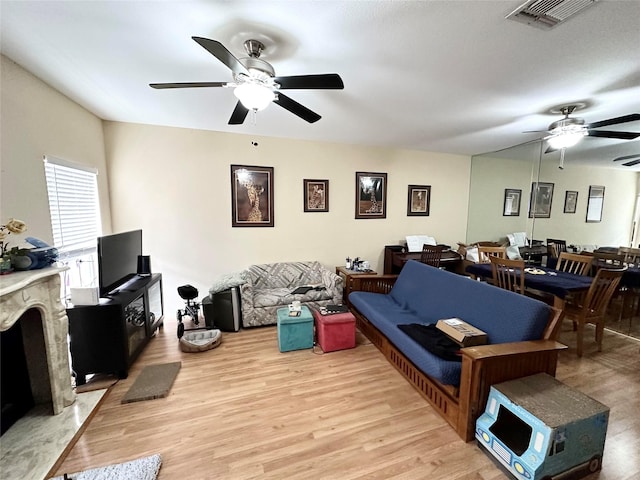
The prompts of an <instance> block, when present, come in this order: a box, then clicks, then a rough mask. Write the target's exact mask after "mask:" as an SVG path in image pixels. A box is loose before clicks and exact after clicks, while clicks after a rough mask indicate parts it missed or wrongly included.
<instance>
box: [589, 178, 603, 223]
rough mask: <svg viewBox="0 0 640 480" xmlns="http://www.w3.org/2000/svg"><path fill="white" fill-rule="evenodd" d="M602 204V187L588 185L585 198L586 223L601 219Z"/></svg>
mask: <svg viewBox="0 0 640 480" xmlns="http://www.w3.org/2000/svg"><path fill="white" fill-rule="evenodd" d="M603 205H604V187H603V186H602V185H589V198H588V199H587V223H597V222H599V221H601V220H602V206H603Z"/></svg>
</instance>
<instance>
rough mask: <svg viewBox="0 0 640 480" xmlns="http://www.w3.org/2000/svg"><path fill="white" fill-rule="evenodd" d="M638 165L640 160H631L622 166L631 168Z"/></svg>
mask: <svg viewBox="0 0 640 480" xmlns="http://www.w3.org/2000/svg"><path fill="white" fill-rule="evenodd" d="M639 163H640V158H639V159H638V160H631V161H630V162H627V163H623V164H622V165H624V166H625V167H633V166H634V165H637V164H639Z"/></svg>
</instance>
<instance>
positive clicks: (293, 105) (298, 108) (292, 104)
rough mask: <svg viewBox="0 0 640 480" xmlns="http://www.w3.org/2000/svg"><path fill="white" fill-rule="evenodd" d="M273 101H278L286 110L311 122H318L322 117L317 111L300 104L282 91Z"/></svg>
mask: <svg viewBox="0 0 640 480" xmlns="http://www.w3.org/2000/svg"><path fill="white" fill-rule="evenodd" d="M273 103H277V104H278V105H280V106H281V107H282V108H284V109H285V110H289V111H290V112H291V113H293V114H294V115H297V116H299V117H300V118H301V119H303V120H306V121H307V122H309V123H314V122H317V121H318V120H320V119H321V118H322V117H321V116H320V115H318V114H317V113H316V112H314V111H312V110H309V109H308V108H307V107H305V106H304V105H301V104H299V103H298V102H296V101H295V100H293V99H291V98H289V97H287V96H286V95H284V94H282V93H278V98H276V99H275V100H274V101H273Z"/></svg>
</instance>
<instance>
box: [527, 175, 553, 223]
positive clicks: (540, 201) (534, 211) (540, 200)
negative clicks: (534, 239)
mask: <svg viewBox="0 0 640 480" xmlns="http://www.w3.org/2000/svg"><path fill="white" fill-rule="evenodd" d="M553 185H554V184H553V183H546V182H533V183H532V184H531V198H530V200H529V218H550V217H551V202H552V200H553Z"/></svg>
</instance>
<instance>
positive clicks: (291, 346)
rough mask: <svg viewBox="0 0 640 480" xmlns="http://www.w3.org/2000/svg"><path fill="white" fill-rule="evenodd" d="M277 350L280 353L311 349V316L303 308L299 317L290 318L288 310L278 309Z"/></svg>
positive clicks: (308, 311)
mask: <svg viewBox="0 0 640 480" xmlns="http://www.w3.org/2000/svg"><path fill="white" fill-rule="evenodd" d="M278 348H279V349H280V351H281V352H289V351H291V350H302V349H305V348H313V315H312V314H311V311H310V310H309V308H308V307H305V306H303V307H302V312H301V313H300V316H299V317H290V316H289V308H279V309H278Z"/></svg>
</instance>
